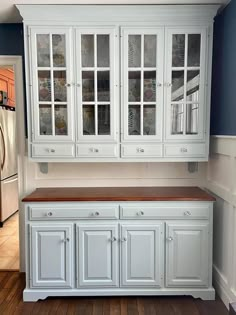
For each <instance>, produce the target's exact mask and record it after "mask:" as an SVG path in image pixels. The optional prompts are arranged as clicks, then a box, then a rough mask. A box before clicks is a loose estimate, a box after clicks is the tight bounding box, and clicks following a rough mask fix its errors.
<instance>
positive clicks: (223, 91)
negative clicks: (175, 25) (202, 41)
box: [211, 0, 236, 135]
mask: <svg viewBox="0 0 236 315" xmlns="http://www.w3.org/2000/svg"><path fill="white" fill-rule="evenodd" d="M211 134H213V135H236V0H231V2H230V4H229V5H228V6H227V7H226V8H225V9H224V10H223V11H222V13H221V14H220V15H219V16H217V17H216V19H215V26H214V49H213V72H212V101H211Z"/></svg>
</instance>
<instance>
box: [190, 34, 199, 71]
mask: <svg viewBox="0 0 236 315" xmlns="http://www.w3.org/2000/svg"><path fill="white" fill-rule="evenodd" d="M200 51H201V34H189V35H188V67H199V66H200Z"/></svg>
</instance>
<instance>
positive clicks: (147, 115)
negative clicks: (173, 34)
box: [122, 29, 163, 141]
mask: <svg viewBox="0 0 236 315" xmlns="http://www.w3.org/2000/svg"><path fill="white" fill-rule="evenodd" d="M123 34H124V36H123V38H124V39H123V47H124V51H123V66H122V68H123V70H124V83H123V89H124V99H123V103H124V104H123V108H124V110H123V111H124V117H125V122H124V138H125V139H127V140H128V139H129V140H132V141H133V140H138V139H141V138H142V137H145V141H147V140H148V139H149V140H157V139H160V138H161V113H162V102H163V99H162V81H163V78H162V75H163V59H162V53H163V51H162V50H161V47H162V46H163V43H162V40H163V38H162V31H156V30H155V31H153V30H151V29H150V30H145V31H141V30H138V29H132V30H131V29H127V30H126V29H124V31H123Z"/></svg>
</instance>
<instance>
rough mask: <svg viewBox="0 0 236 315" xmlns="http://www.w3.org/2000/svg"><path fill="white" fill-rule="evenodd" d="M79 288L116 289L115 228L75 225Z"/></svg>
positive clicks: (115, 226)
mask: <svg viewBox="0 0 236 315" xmlns="http://www.w3.org/2000/svg"><path fill="white" fill-rule="evenodd" d="M76 237H77V253H76V254H77V262H78V266H77V274H78V283H77V285H78V287H87V286H88V287H91V286H93V287H117V286H118V285H119V278H118V274H119V273H118V225H117V224H109V225H104V224H99V225H98V224H78V225H77V236H76Z"/></svg>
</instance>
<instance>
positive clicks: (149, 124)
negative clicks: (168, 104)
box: [143, 105, 156, 135]
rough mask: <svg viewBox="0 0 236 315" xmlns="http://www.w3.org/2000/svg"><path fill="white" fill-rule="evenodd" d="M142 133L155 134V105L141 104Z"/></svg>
mask: <svg viewBox="0 0 236 315" xmlns="http://www.w3.org/2000/svg"><path fill="white" fill-rule="evenodd" d="M143 134H144V135H155V134H156V106H155V105H144V106H143Z"/></svg>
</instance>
